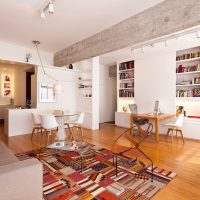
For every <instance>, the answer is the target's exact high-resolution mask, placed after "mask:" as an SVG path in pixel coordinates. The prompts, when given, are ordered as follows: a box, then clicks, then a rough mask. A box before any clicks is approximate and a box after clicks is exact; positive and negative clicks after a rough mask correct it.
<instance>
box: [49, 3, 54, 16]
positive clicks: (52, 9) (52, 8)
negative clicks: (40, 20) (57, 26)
mask: <svg viewBox="0 0 200 200" xmlns="http://www.w3.org/2000/svg"><path fill="white" fill-rule="evenodd" d="M53 12H54V6H53V1H50V2H49V13H51V14H53Z"/></svg>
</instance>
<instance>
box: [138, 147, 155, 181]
mask: <svg viewBox="0 0 200 200" xmlns="http://www.w3.org/2000/svg"><path fill="white" fill-rule="evenodd" d="M137 149H138V150H139V151H140V152H141V153H142V154H143V155H144V156H145V157H146V158H147V159H148V160H149V161H150V162H151V182H153V161H152V160H151V158H149V157H148V156H147V155H146V154H145V153H144V152H143V151H142V150H141V149H140V148H139V147H138V148H137Z"/></svg>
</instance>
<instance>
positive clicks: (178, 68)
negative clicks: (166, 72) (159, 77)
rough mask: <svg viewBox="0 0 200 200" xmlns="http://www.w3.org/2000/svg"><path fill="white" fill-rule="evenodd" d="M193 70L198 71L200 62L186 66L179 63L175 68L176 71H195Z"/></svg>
mask: <svg viewBox="0 0 200 200" xmlns="http://www.w3.org/2000/svg"><path fill="white" fill-rule="evenodd" d="M195 71H200V64H197V65H193V66H186V67H183V65H179V66H178V67H177V68H176V73H183V72H195Z"/></svg>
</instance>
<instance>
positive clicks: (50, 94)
mask: <svg viewBox="0 0 200 200" xmlns="http://www.w3.org/2000/svg"><path fill="white" fill-rule="evenodd" d="M39 87H40V88H39V98H40V102H55V101H56V99H55V94H54V86H53V85H52V84H49V83H40V84H39Z"/></svg>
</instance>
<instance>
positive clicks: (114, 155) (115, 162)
mask: <svg viewBox="0 0 200 200" xmlns="http://www.w3.org/2000/svg"><path fill="white" fill-rule="evenodd" d="M113 166H115V174H116V176H118V163H117V154H114V153H113Z"/></svg>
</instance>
